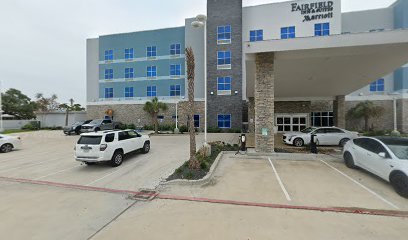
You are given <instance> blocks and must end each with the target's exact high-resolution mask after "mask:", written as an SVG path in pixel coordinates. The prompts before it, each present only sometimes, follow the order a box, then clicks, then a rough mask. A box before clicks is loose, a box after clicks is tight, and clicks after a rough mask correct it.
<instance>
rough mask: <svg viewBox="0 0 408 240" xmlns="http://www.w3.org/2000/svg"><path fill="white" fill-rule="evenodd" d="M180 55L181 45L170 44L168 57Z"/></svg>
mask: <svg viewBox="0 0 408 240" xmlns="http://www.w3.org/2000/svg"><path fill="white" fill-rule="evenodd" d="M180 54H181V44H179V43H176V44H171V45H170V55H172V56H175V55H180Z"/></svg>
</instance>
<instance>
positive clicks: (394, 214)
mask: <svg viewBox="0 0 408 240" xmlns="http://www.w3.org/2000/svg"><path fill="white" fill-rule="evenodd" d="M0 181H7V182H17V183H28V184H35V185H43V186H53V187H59V188H69V189H77V190H84V191H95V192H105V193H115V194H128V195H132V196H144V197H155V198H158V199H162V200H175V201H189V202H202V203H211V204H227V205H236V206H247V207H263V208H273V209H288V210H305V211H315V212H333V213H345V214H357V215H371V216H384V217H399V218H408V212H406V211H386V210H372V209H362V208H324V207H312V206H297V205H284V204H271V203H256V202H242V201H234V200H221V199H210V198H196V197H184V196H175V195H165V194H157V193H145V192H136V191H130V190H120V189H111V188H100V187H91V186H83V185H75V184H67V183H57V182H48V181H38V180H30V179H23V178H8V177H0Z"/></svg>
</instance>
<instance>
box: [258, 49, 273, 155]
mask: <svg viewBox="0 0 408 240" xmlns="http://www.w3.org/2000/svg"><path fill="white" fill-rule="evenodd" d="M274 58H275V55H274V53H259V54H257V56H256V79H255V145H256V146H255V149H256V151H257V152H264V153H271V152H274V143H275V142H274V131H273V127H274V121H275V113H274V111H275V89H274V84H275V71H274Z"/></svg>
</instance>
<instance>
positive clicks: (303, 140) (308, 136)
mask: <svg viewBox="0 0 408 240" xmlns="http://www.w3.org/2000/svg"><path fill="white" fill-rule="evenodd" d="M312 135H316V138H315V141H316V143H317V145H319V146H323V145H327V146H334V145H339V146H344V145H345V144H346V143H347V142H348V141H349V140H351V139H354V138H357V137H358V133H357V132H350V131H347V130H344V129H341V128H336V127H321V128H314V127H310V128H306V129H304V130H303V131H301V132H289V133H285V134H283V142H284V143H285V144H289V145H294V146H296V147H302V146H304V145H307V144H310V142H311V140H312Z"/></svg>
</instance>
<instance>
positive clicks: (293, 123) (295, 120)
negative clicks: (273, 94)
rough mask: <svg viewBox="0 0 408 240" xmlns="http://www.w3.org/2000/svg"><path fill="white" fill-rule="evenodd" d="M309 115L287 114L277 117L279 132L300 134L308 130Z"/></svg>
mask: <svg viewBox="0 0 408 240" xmlns="http://www.w3.org/2000/svg"><path fill="white" fill-rule="evenodd" d="M307 119H308V117H307V115H303V114H302V115H299V114H287V115H277V117H276V126H277V127H278V132H280V133H281V132H299V131H302V130H303V129H305V128H307Z"/></svg>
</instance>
